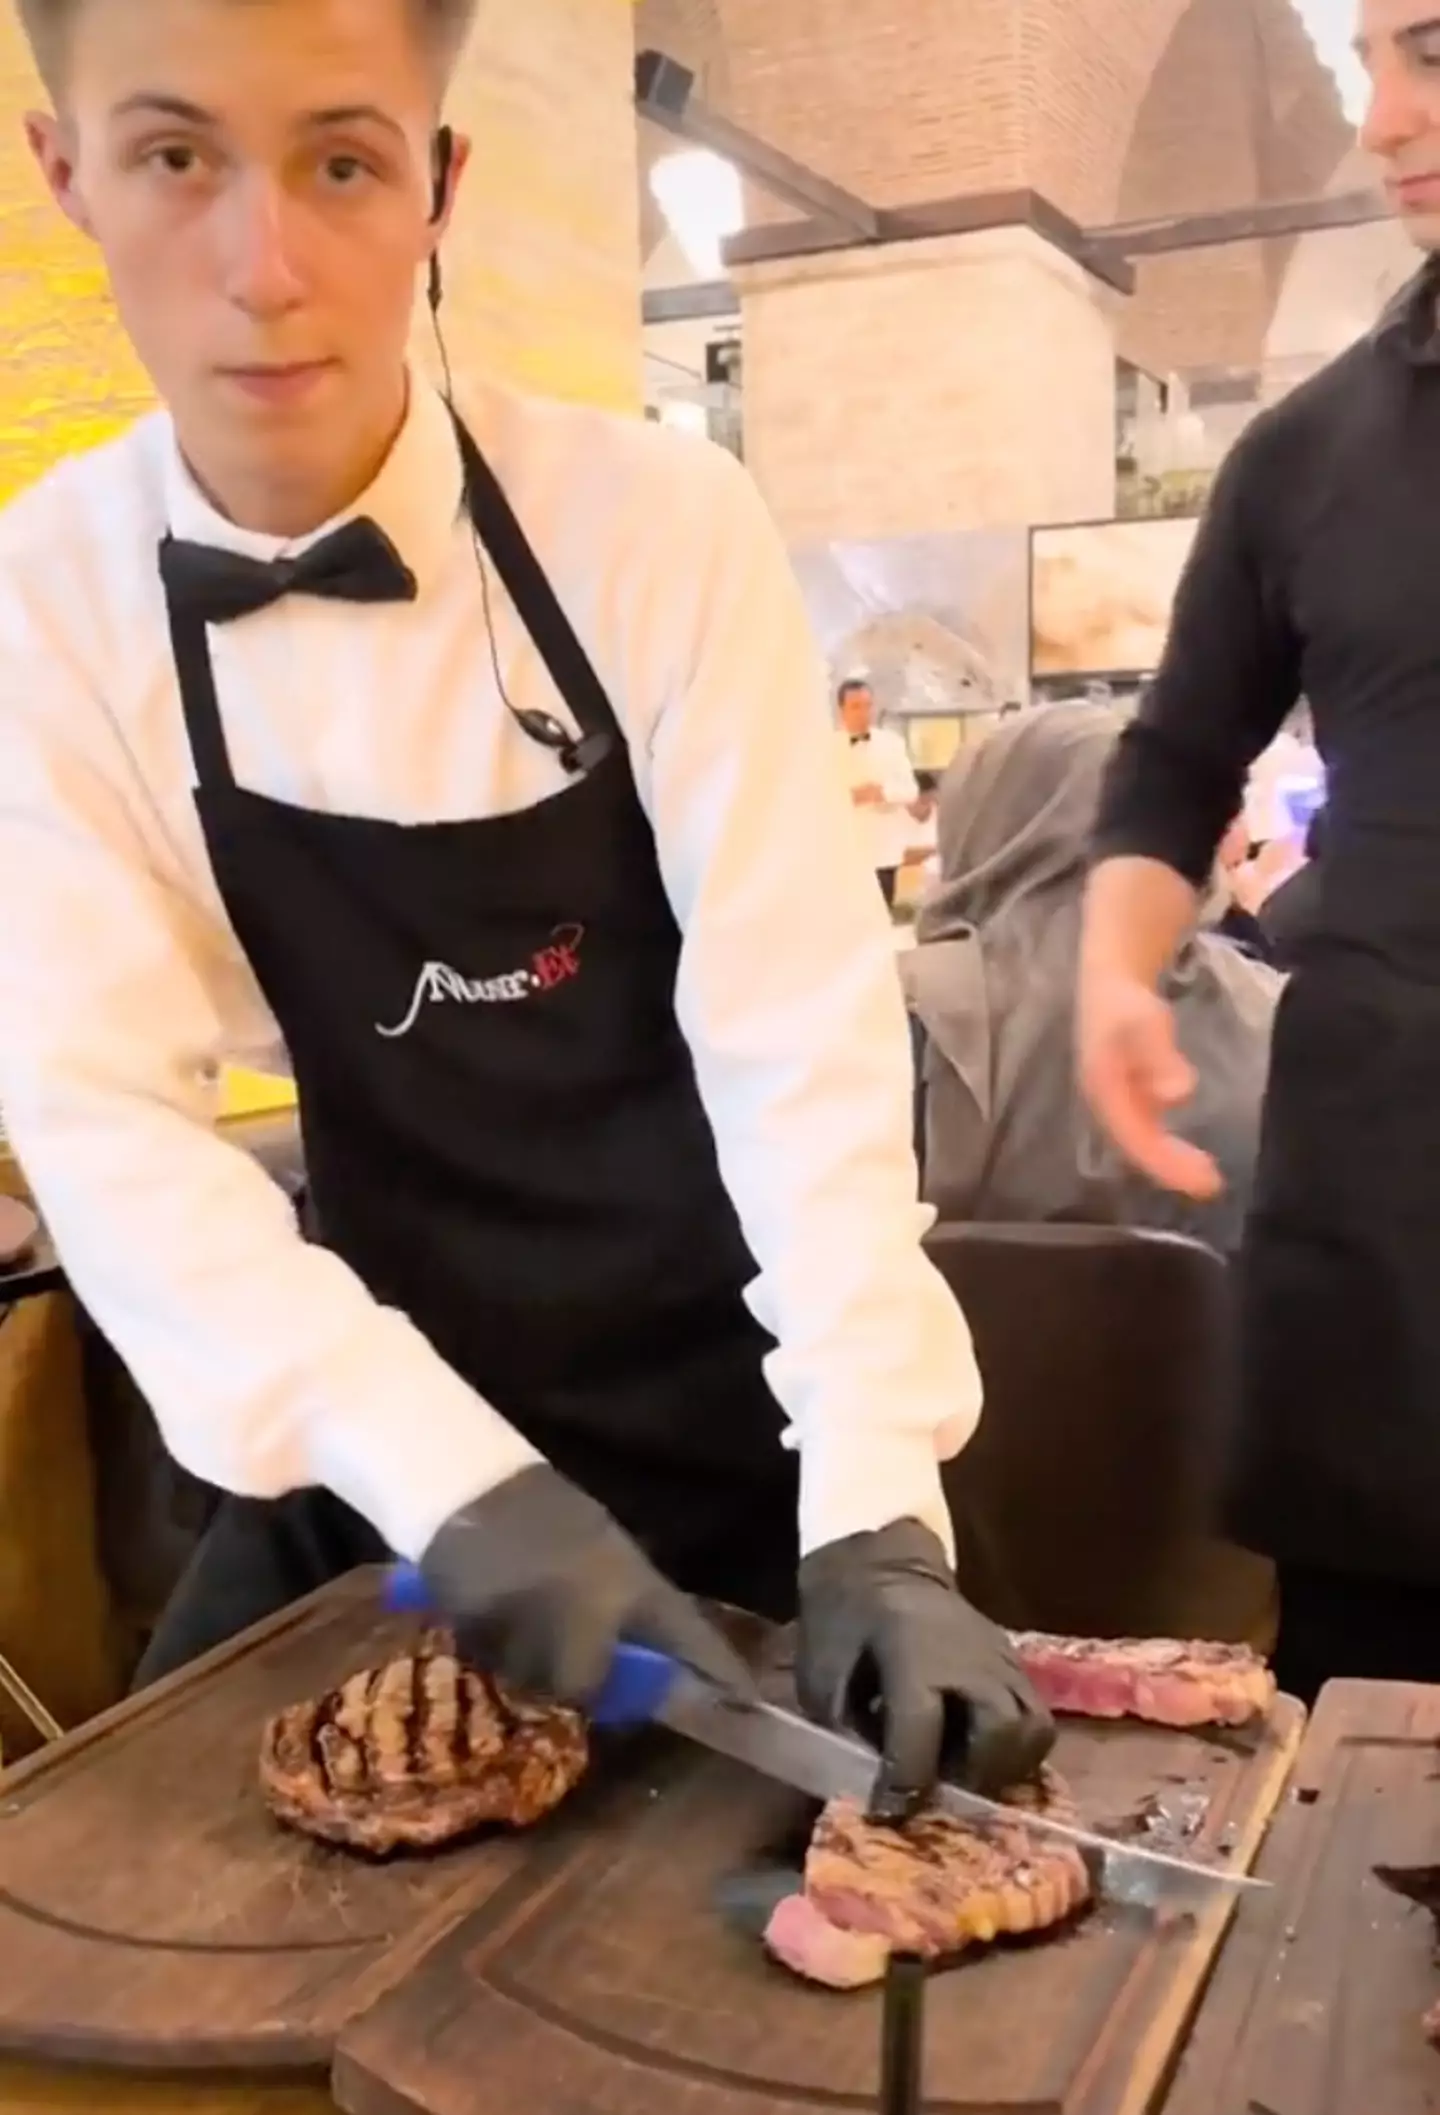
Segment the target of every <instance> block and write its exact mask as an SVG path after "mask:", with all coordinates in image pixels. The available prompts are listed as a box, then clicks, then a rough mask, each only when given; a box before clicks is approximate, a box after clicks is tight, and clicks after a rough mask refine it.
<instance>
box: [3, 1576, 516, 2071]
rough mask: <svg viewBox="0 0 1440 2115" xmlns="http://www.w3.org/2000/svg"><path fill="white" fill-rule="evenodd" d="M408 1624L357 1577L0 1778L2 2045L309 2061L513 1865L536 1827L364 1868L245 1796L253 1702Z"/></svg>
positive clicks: (200, 2064) (105, 2059) (148, 2057)
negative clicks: (446, 1851) (443, 1853)
mask: <svg viewBox="0 0 1440 2115" xmlns="http://www.w3.org/2000/svg"><path fill="white" fill-rule="evenodd" d="M413 1628H414V1626H413V1623H410V1624H407V1623H406V1622H405V1621H404V1620H403V1619H399V1618H393V1617H390V1616H388V1615H386V1614H385V1613H384V1612H383V1610H382V1608H381V1603H380V1591H379V1575H378V1573H375V1572H364V1573H356V1574H354V1575H353V1576H352V1577H351V1578H350V1579H348V1580H345V1581H342V1582H341V1583H340V1584H339V1585H337V1586H335V1587H332V1588H329V1589H327V1590H326V1591H325V1592H324V1593H322V1594H319V1595H316V1596H315V1597H313V1598H312V1599H311V1600H309V1601H306V1602H303V1603H301V1604H299V1605H298V1606H297V1607H296V1608H294V1609H291V1610H289V1611H287V1613H286V1614H285V1615H283V1616H281V1617H279V1618H277V1619H276V1620H275V1621H274V1622H273V1623H271V1624H269V1625H266V1626H264V1627H262V1628H261V1629H259V1630H256V1631H252V1632H249V1633H248V1634H247V1635H246V1636H245V1637H244V1638H242V1639H240V1640H237V1641H236V1642H235V1643H234V1644H233V1645H229V1646H226V1647H223V1648H222V1649H221V1650H220V1651H219V1652H217V1653H212V1654H210V1655H209V1656H208V1657H207V1659H205V1660H204V1661H201V1662H197V1664H196V1665H195V1666H194V1667H192V1668H188V1669H186V1670H185V1671H184V1673H182V1674H180V1675H177V1676H175V1677H173V1678H172V1679H171V1680H169V1681H167V1682H163V1683H160V1684H157V1686H156V1687H155V1688H154V1689H151V1690H149V1691H147V1692H146V1693H145V1694H144V1695H142V1696H140V1697H138V1698H135V1699H133V1700H131V1701H130V1702H128V1703H126V1704H123V1705H121V1706H120V1707H119V1708H118V1709H117V1710H115V1711H112V1712H110V1713H108V1714H106V1715H105V1716H104V1717H103V1718H99V1719H96V1720H94V1721H93V1722H92V1723H91V1724H90V1725H88V1726H86V1727H84V1728H82V1729H81V1730H80V1731H79V1732H77V1733H75V1734H72V1735H71V1736H70V1737H69V1738H67V1739H66V1740H64V1741H61V1742H57V1743H56V1745H55V1746H54V1747H52V1748H48V1749H45V1750H43V1751H42V1752H41V1753H40V1754H39V1755H38V1756H36V1757H35V1758H34V1759H33V1760H32V1761H30V1762H27V1763H23V1764H21V1765H20V1766H19V1767H18V1768H16V1769H14V1770H11V1771H10V1772H9V1773H8V1774H6V1775H4V1776H0V2055H9V2056H12V2057H22V2058H40V2059H46V2060H51V2061H56V2062H63V2063H93V2064H102V2065H124V2066H136V2067H147V2068H159V2069H167V2070H174V2069H186V2068H193V2069H204V2070H218V2069H228V2068H231V2067H238V2068H244V2069H247V2070H262V2069H263V2070H272V2071H273V2070H275V2069H291V2070H308V2069H312V2068H318V2069H320V2070H322V2071H323V2068H324V2066H325V2065H326V2063H327V2061H328V2059H329V2056H330V2054H331V2051H332V2048H333V2045H334V2040H335V2036H336V2034H337V2032H338V2030H339V2028H340V2026H341V2024H342V2023H343V2022H344V2021H345V2020H346V2019H348V2018H349V2017H350V2015H351V2014H352V2013H353V2012H354V2011H356V2010H357V2009H359V2008H361V2007H363V2006H364V2005H365V2004H367V2003H368V2002H370V2000H371V1999H372V1998H373V1997H374V1996H376V1995H377V1993H378V1992H379V1991H380V1990H382V1989H383V1988H385V1987H386V1985H387V1983H388V1981H389V1979H390V1978H391V1977H392V1976H394V1975H398V1974H400V1973H402V1972H403V1970H404V1968H405V1967H406V1966H407V1965H408V1964H409V1963H410V1962H411V1961H412V1960H414V1959H415V1958H417V1957H418V1956H419V1955H420V1954H421V1953H423V1951H424V1950H425V1947H426V1946H427V1945H428V1944H429V1943H430V1941H432V1940H433V1939H434V1938H435V1937H436V1935H437V1934H438V1933H439V1932H440V1931H442V1930H444V1929H445V1928H447V1926H448V1925H449V1924H451V1923H452V1922H453V1921H454V1920H455V1919H456V1918H457V1917H459V1916H461V1915H462V1914H463V1913H464V1912H466V1911H467V1910H470V1909H472V1908H474V1907H476V1906H477V1905H478V1904H480V1903H483V1902H484V1901H485V1900H486V1898H487V1897H488V1896H489V1895H490V1894H491V1893H492V1892H493V1891H494V1890H495V1889H497V1888H502V1887H503V1886H504V1885H505V1884H506V1883H507V1882H508V1881H510V1880H511V1879H513V1878H514V1877H515V1875H516V1874H518V1873H519V1872H520V1871H521V1870H522V1868H523V1867H524V1865H525V1862H526V1860H527V1859H528V1858H529V1857H530V1856H531V1855H532V1853H533V1850H534V1848H535V1846H536V1845H537V1844H538V1843H539V1842H540V1841H541V1840H542V1839H543V1834H544V1832H543V1830H542V1831H539V1832H537V1833H536V1835H534V1836H522V1837H494V1838H491V1839H489V1840H488V1841H485V1842H481V1843H479V1844H477V1845H474V1846H471V1847H468V1848H465V1849H462V1850H457V1851H454V1852H451V1853H449V1854H447V1855H446V1856H445V1857H443V1858H436V1859H432V1860H429V1861H425V1860H411V1861H406V1862H400V1863H394V1864H388V1865H375V1864H366V1863H364V1862H362V1861H359V1860H355V1859H351V1858H348V1857H346V1856H345V1854H344V1853H342V1852H338V1851H332V1850H327V1849H325V1848H323V1847H322V1846H320V1845H318V1844H314V1843H311V1842H309V1841H308V1840H307V1839H305V1838H303V1837H300V1836H296V1835H292V1834H291V1833H289V1832H288V1831H286V1830H284V1829H281V1828H280V1827H278V1826H277V1825H276V1824H275V1823H274V1822H273V1821H272V1820H271V1819H270V1817H269V1816H268V1814H267V1813H266V1812H265V1810H264V1808H263V1806H262V1804H261V1801H260V1796H259V1791H258V1785H257V1777H256V1765H257V1758H258V1754H259V1740H260V1729H261V1727H262V1725H263V1723H264V1721H265V1719H266V1718H267V1717H268V1716H269V1715H270V1713H271V1712H273V1711H275V1710H277V1709H279V1708H280V1707H281V1706H283V1705H284V1704H287V1703H291V1702H294V1701H296V1700H297V1699H299V1698H302V1697H305V1696H307V1695H312V1694H315V1693H317V1692H319V1691H321V1690H324V1689H326V1688H329V1687H330V1686H331V1685H332V1684H333V1683H334V1682H336V1681H337V1680H339V1679H341V1678H342V1677H343V1676H345V1675H347V1674H350V1673H353V1672H355V1671H357V1670H358V1669H360V1668H362V1667H365V1666H367V1665H371V1664H373V1663H374V1662H376V1661H377V1660H383V1659H385V1658H387V1657H389V1656H390V1654H392V1653H393V1652H395V1651H397V1650H403V1649H404V1646H405V1644H406V1641H407V1639H408V1638H409V1637H410V1636H411V1635H412V1634H413ZM3 2107H4V2101H3V2100H0V2108H3Z"/></svg>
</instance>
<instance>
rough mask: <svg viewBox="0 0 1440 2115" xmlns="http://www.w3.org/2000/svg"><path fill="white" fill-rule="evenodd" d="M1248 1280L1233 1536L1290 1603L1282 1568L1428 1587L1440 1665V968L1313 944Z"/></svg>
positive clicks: (1270, 1132) (1280, 1071) (1281, 1036)
mask: <svg viewBox="0 0 1440 2115" xmlns="http://www.w3.org/2000/svg"><path fill="white" fill-rule="evenodd" d="M1329 856H1330V855H1329V853H1328V852H1327V864H1328V861H1329ZM1368 871H1369V873H1370V874H1371V876H1372V877H1373V873H1374V868H1373V864H1371V865H1370V866H1369V867H1368ZM1342 879H1343V877H1342V876H1341V875H1338V874H1337V875H1331V874H1327V877H1326V881H1327V890H1328V888H1329V886H1330V884H1331V882H1332V881H1333V882H1336V883H1338V882H1340V881H1342ZM1240 1273H1241V1275H1240V1307H1241V1331H1240V1336H1241V1357H1242V1374H1241V1388H1240V1416H1239V1422H1238V1426H1237V1434H1236V1442H1237V1444H1236V1475H1235V1485H1234V1492H1233V1509H1232V1523H1231V1524H1232V1526H1233V1529H1234V1531H1235V1533H1236V1534H1237V1535H1238V1536H1239V1537H1240V1539H1241V1540H1242V1541H1245V1542H1246V1543H1248V1544H1249V1545H1250V1546H1251V1547H1252V1548H1257V1549H1260V1550H1262V1551H1264V1552H1265V1553H1267V1554H1268V1555H1270V1556H1273V1557H1275V1558H1276V1559H1277V1560H1278V1561H1279V1563H1280V1564H1281V1566H1282V1600H1283V1598H1284V1593H1283V1574H1284V1568H1293V1569H1294V1571H1295V1572H1296V1574H1297V1575H1298V1574H1309V1573H1318V1574H1322V1575H1324V1576H1325V1577H1326V1578H1327V1579H1330V1580H1335V1579H1343V1578H1351V1579H1354V1580H1356V1581H1357V1582H1360V1581H1366V1580H1368V1581H1382V1582H1388V1583H1390V1584H1393V1585H1397V1586H1400V1587H1403V1588H1406V1589H1419V1590H1420V1591H1421V1594H1422V1596H1424V1600H1423V1605H1421V1604H1417V1606H1416V1627H1417V1631H1418V1632H1420V1633H1423V1640H1424V1643H1425V1651H1426V1652H1427V1653H1428V1655H1429V1660H1430V1662H1431V1663H1434V1664H1435V1665H1436V1668H1437V1671H1440V1600H1437V1601H1435V1602H1433V1603H1432V1602H1430V1600H1429V1593H1430V1592H1431V1591H1432V1590H1435V1589H1440V981H1433V980H1431V979H1429V978H1426V977H1423V976H1420V975H1418V974H1416V973H1415V970H1414V967H1413V965H1410V966H1407V967H1405V968H1401V967H1400V966H1398V964H1397V963H1396V962H1395V961H1394V960H1393V959H1392V960H1387V959H1385V958H1383V957H1381V956H1379V955H1377V954H1374V953H1368V954H1367V953H1366V952H1363V951H1361V950H1360V949H1358V948H1356V947H1354V946H1351V945H1348V944H1327V943H1325V942H1324V941H1316V942H1314V943H1313V944H1312V945H1311V946H1310V947H1308V948H1307V950H1306V953H1305V956H1304V959H1303V961H1302V963H1301V966H1300V967H1299V968H1298V969H1297V970H1296V972H1295V974H1294V975H1293V977H1292V978H1291V980H1290V982H1289V984H1288V986H1287V987H1286V990H1285V992H1284V993H1283V995H1282V997H1281V1001H1280V1009H1279V1014H1278V1016H1277V1020H1276V1024H1275V1035H1274V1045H1273V1054H1272V1059H1271V1075H1270V1088H1269V1094H1268V1097H1267V1102H1266V1108H1265V1117H1264V1124H1263V1128H1262V1138H1261V1148H1260V1159H1259V1166H1258V1169H1257V1176H1256V1188H1255V1195H1254V1203H1253V1207H1252V1211H1251V1216H1250V1221H1249V1225H1248V1228H1247V1232H1246V1238H1245V1242H1244V1247H1243V1252H1242V1257H1241V1265H1240ZM1296 1585H1297V1592H1296V1594H1295V1595H1294V1596H1293V1597H1292V1600H1293V1604H1294V1606H1295V1608H1296V1609H1297V1611H1298V1610H1299V1608H1300V1605H1301V1601H1302V1598H1305V1596H1304V1595H1302V1593H1301V1592H1300V1591H1299V1590H1298V1589H1299V1588H1300V1586H1301V1581H1300V1579H1299V1577H1298V1576H1297V1580H1296ZM1324 1598H1325V1599H1326V1600H1327V1601H1328V1602H1332V1603H1333V1602H1334V1601H1335V1600H1336V1594H1335V1592H1334V1591H1333V1590H1332V1589H1331V1588H1327V1589H1326V1593H1325V1596H1324ZM1284 1620H1285V1619H1284V1616H1283V1614H1282V1635H1283V1626H1284ZM1394 1620H1398V1619H1395V1618H1392V1622H1393V1621H1394ZM1326 1627H1327V1628H1331V1629H1334V1628H1335V1627H1336V1626H1335V1624H1334V1623H1333V1622H1332V1621H1330V1619H1328V1618H1327V1619H1326ZM1394 1642H1395V1641H1394V1640H1390V1641H1386V1640H1383V1639H1380V1638H1376V1639H1375V1640H1374V1641H1373V1646H1374V1651H1375V1652H1378V1651H1380V1650H1382V1649H1384V1648H1385V1647H1386V1645H1387V1644H1390V1645H1393V1643H1394ZM1346 1657H1347V1658H1348V1659H1353V1657H1354V1648H1353V1647H1350V1648H1348V1649H1347V1653H1346ZM1372 1659H1373V1653H1372ZM1374 1664H1375V1666H1376V1668H1377V1670H1378V1666H1379V1662H1378V1661H1375V1662H1374ZM1330 1671H1331V1672H1365V1671H1366V1669H1365V1668H1363V1667H1360V1666H1348V1667H1343V1668H1342V1667H1339V1666H1336V1667H1333V1668H1332V1669H1331V1670H1330Z"/></svg>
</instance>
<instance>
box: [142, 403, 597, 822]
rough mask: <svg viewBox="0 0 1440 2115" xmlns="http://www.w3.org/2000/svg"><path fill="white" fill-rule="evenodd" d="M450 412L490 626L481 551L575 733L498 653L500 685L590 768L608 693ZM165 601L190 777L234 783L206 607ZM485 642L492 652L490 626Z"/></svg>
mask: <svg viewBox="0 0 1440 2115" xmlns="http://www.w3.org/2000/svg"><path fill="white" fill-rule="evenodd" d="M451 417H452V418H454V420H455V434H456V439H457V440H458V442H459V446H460V457H461V461H462V463H463V465H464V470H465V507H466V511H467V513H468V514H469V517H470V523H471V528H472V530H473V532H474V535H475V539H476V558H477V561H478V563H479V566H480V584H481V588H482V590H484V591H485V593H486V597H487V599H486V608H485V623H486V627H487V630H488V629H489V627H490V608H489V600H488V588H487V585H486V572H485V559H486V556H487V555H488V556H489V558H490V559H491V560H492V561H493V563H494V566H495V570H496V572H497V573H498V574H499V575H500V578H501V581H502V582H503V583H504V587H505V591H506V593H507V594H508V595H509V597H510V600H511V602H512V603H513V604H514V606H515V611H516V614H517V615H518V617H519V619H520V621H521V623H522V624H523V625H524V627H525V630H526V632H527V633H528V635H529V638H530V641H531V643H532V645H533V646H534V647H535V650H536V652H537V653H538V654H539V656H540V658H541V660H542V661H543V662H544V663H545V666H546V668H547V670H548V671H549V674H550V679H551V681H552V682H553V683H554V685H555V688H556V689H557V690H558V691H559V693H560V695H561V697H562V698H563V699H564V701H565V703H566V704H567V705H568V706H569V708H570V711H571V712H572V713H573V714H574V716H575V723H576V725H577V726H578V727H579V729H580V733H579V737H578V739H577V737H576V736H575V735H574V734H572V733H571V731H570V729H569V728H568V727H566V726H564V725H563V724H562V723H561V722H560V721H559V720H557V719H556V718H555V717H554V715H553V714H551V713H548V712H541V711H539V710H538V709H536V708H535V707H534V706H528V707H526V708H524V709H523V710H520V709H517V708H516V707H515V706H514V705H512V704H511V703H510V700H509V699H508V698H507V697H506V696H505V689H504V684H503V683H502V682H501V681H500V669H499V662H498V656H497V657H496V668H495V676H496V682H497V684H498V685H499V688H500V695H501V697H502V699H503V700H504V703H505V706H506V708H507V710H508V711H509V712H510V714H511V716H512V717H513V719H514V720H515V721H516V723H517V725H518V726H519V727H520V728H521V729H522V731H523V732H524V733H525V734H527V735H528V736H529V737H530V739H531V741H534V742H539V743H540V744H541V746H542V747H543V748H546V749H553V750H554V751H555V752H556V754H557V755H558V756H559V758H560V761H561V763H562V764H563V765H564V767H565V769H566V770H567V771H569V772H571V773H572V774H574V773H584V772H587V771H592V770H593V769H594V768H595V766H596V765H597V764H599V763H602V762H603V761H604V759H605V758H606V757H607V756H609V755H610V753H611V752H612V750H614V749H615V747H616V745H617V743H618V742H619V741H620V740H621V735H620V725H619V722H618V721H617V719H616V717H615V713H614V710H613V708H612V706H611V704H610V699H609V696H608V695H607V693H606V690H605V686H604V684H603V683H602V682H601V681H600V678H599V676H598V675H597V674H596V673H595V669H594V665H593V664H592V662H591V660H590V657H589V655H588V654H587V653H586V651H585V649H584V647H583V646H582V645H581V644H580V641H579V638H578V637H577V635H576V632H575V628H574V626H573V625H572V624H571V622H570V619H569V618H568V617H567V616H566V614H565V612H564V610H563V609H562V607H561V605H560V599H559V597H558V596H557V595H556V593H555V590H554V588H553V587H551V585H550V582H549V581H548V580H547V578H546V577H545V570H544V568H543V566H542V565H541V563H540V561H539V559H538V558H537V557H536V556H535V553H534V551H533V550H532V549H531V548H530V544H529V542H528V540H527V538H526V535H525V531H524V530H523V529H522V528H521V526H520V523H519V521H518V520H517V518H516V515H515V511H514V509H513V507H512V506H511V505H510V502H509V500H508V499H507V498H506V497H505V494H504V492H503V491H502V490H501V488H500V482H499V479H498V478H497V477H496V475H495V473H494V471H493V470H492V469H491V468H490V465H489V464H488V463H487V462H486V461H485V459H484V457H483V456H482V455H481V453H480V450H479V449H478V448H477V447H476V445H475V443H474V441H473V440H472V439H471V437H470V434H469V433H468V432H467V430H466V429H465V427H464V426H463V425H462V424H461V422H460V419H459V418H458V416H456V413H455V411H454V408H453V406H452V407H451ZM165 604H166V611H167V615H168V617H169V624H170V645H171V650H172V652H173V654H174V657H175V673H176V675H177V677H178V678H179V683H180V702H181V708H182V710H183V712H184V715H185V731H186V734H187V735H188V737H189V741H190V754H191V758H192V760H193V762H194V765H195V782H196V784H197V785H199V786H205V787H210V786H216V787H232V786H233V785H234V784H235V773H234V769H233V767H232V765H231V762H230V749H229V745H228V743H227V742H226V740H225V726H224V722H223V721H222V719H221V717H220V700H219V697H218V695H217V693H216V689H215V670H214V667H213V666H212V663H211V658H210V639H209V631H208V627H207V625H206V622H205V619H204V618H203V617H197V616H196V615H195V614H194V613H193V612H192V611H190V610H186V609H184V608H182V607H181V606H180V605H179V604H178V603H177V601H176V598H175V595H174V593H173V592H172V590H171V589H170V587H169V586H168V585H167V586H166V588H165ZM490 650H491V653H492V655H494V653H495V643H494V637H493V633H492V635H491V639H490Z"/></svg>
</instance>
